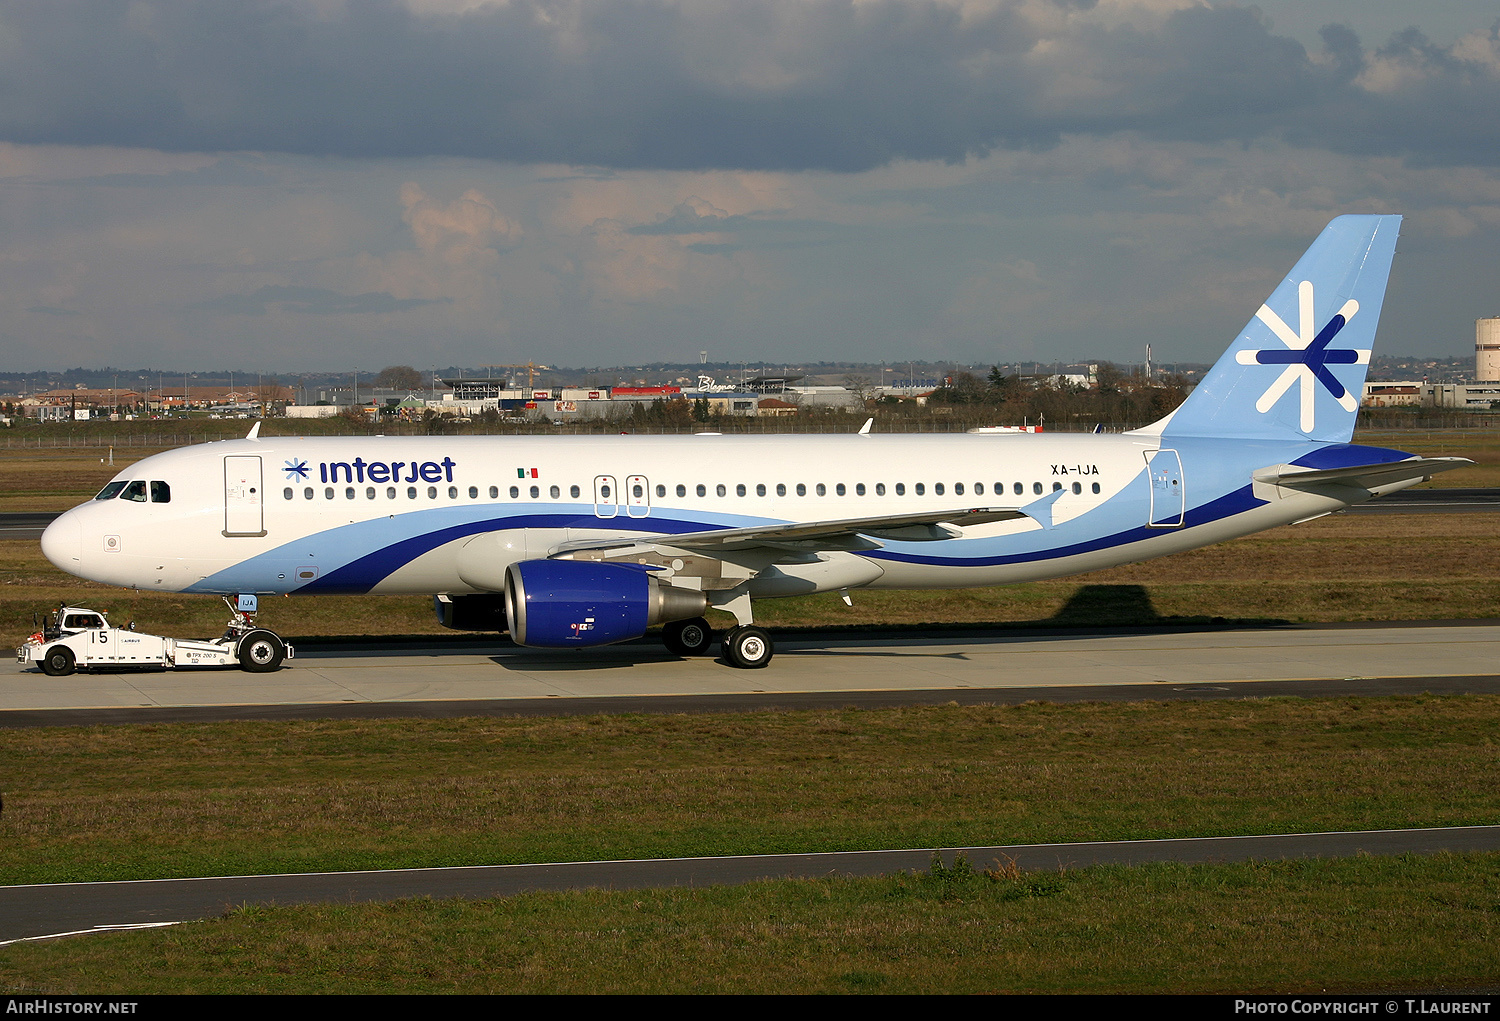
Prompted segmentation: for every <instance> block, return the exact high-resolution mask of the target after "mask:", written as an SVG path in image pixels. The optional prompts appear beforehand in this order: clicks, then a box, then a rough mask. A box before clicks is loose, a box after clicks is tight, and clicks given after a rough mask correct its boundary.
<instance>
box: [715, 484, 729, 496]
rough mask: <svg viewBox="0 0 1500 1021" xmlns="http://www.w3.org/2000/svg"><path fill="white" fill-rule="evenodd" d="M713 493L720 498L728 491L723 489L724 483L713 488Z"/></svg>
mask: <svg viewBox="0 0 1500 1021" xmlns="http://www.w3.org/2000/svg"><path fill="white" fill-rule="evenodd" d="M714 492H715V493H718V494H719V495H720V496H723V495H724V494H725V493H727V492H729V490H727V489H725V488H724V483H722V482H720V483H719V484H718V485H717V486H715V487H714Z"/></svg>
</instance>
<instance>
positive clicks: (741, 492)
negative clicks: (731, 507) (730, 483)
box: [734, 482, 745, 496]
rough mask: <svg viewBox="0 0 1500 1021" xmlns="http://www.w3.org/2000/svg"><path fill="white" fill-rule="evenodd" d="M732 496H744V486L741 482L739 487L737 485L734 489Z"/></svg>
mask: <svg viewBox="0 0 1500 1021" xmlns="http://www.w3.org/2000/svg"><path fill="white" fill-rule="evenodd" d="M734 495H735V496H744V495H745V484H744V483H743V482H741V483H740V484H739V485H737V486H735V487H734Z"/></svg>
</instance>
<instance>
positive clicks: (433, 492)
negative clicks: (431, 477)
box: [427, 486, 437, 500]
mask: <svg viewBox="0 0 1500 1021" xmlns="http://www.w3.org/2000/svg"><path fill="white" fill-rule="evenodd" d="M427 499H429V500H436V499H437V486H428V487H427Z"/></svg>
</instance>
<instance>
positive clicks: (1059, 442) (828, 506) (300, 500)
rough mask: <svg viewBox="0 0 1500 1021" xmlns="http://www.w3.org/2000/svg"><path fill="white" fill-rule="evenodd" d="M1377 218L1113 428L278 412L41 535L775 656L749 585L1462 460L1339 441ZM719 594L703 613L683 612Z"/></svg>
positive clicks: (1394, 478)
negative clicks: (586, 424) (464, 433)
mask: <svg viewBox="0 0 1500 1021" xmlns="http://www.w3.org/2000/svg"><path fill="white" fill-rule="evenodd" d="M1400 220H1401V218H1400V217H1399V216H1341V217H1339V218H1338V219H1335V220H1334V221H1333V222H1332V223H1330V224H1329V225H1328V227H1327V228H1326V229H1325V230H1324V231H1323V233H1322V234H1321V235H1320V236H1319V237H1318V238H1317V240H1316V241H1315V242H1314V243H1313V245H1312V247H1311V248H1309V249H1308V251H1307V253H1306V254H1305V255H1304V256H1303V257H1302V259H1301V260H1300V261H1299V262H1298V263H1297V265H1296V266H1295V268H1293V270H1292V272H1291V274H1290V275H1289V276H1287V278H1286V279H1285V280H1283V281H1282V283H1281V285H1280V286H1279V287H1277V288H1276V290H1275V291H1274V292H1273V293H1272V294H1271V296H1270V298H1268V299H1267V300H1266V302H1265V304H1264V305H1262V306H1261V307H1260V309H1259V310H1258V311H1257V312H1256V313H1255V315H1254V316H1253V317H1251V319H1250V322H1249V324H1248V325H1246V327H1245V328H1244V330H1242V331H1241V332H1240V334H1239V336H1238V337H1237V338H1235V340H1234V342H1233V343H1232V344H1231V345H1230V346H1229V349H1228V350H1227V351H1226V352H1225V353H1224V355H1223V356H1222V357H1221V358H1220V359H1219V361H1218V363H1217V364H1216V365H1214V367H1213V369H1212V370H1211V371H1210V372H1209V374H1208V375H1207V376H1206V377H1205V378H1204V380H1203V382H1202V383H1201V384H1200V385H1199V386H1198V387H1197V388H1196V389H1194V390H1193V392H1192V394H1191V395H1190V396H1189V397H1188V398H1187V400H1186V401H1185V402H1184V403H1183V404H1182V405H1181V406H1180V407H1179V408H1178V409H1177V410H1176V411H1174V412H1173V413H1172V414H1170V415H1168V416H1167V417H1166V418H1164V419H1162V420H1161V421H1159V422H1157V423H1155V424H1153V425H1151V426H1148V427H1146V428H1143V429H1138V430H1135V431H1132V432H1127V433H1121V434H1114V435H1056V434H1027V433H980V434H967V435H958V436H955V435H902V436H882V435H874V434H871V433H870V432H869V430H868V428H867V429H866V430H863V431H861V433H859V434H849V435H840V436H827V435H802V436H775V437H771V436H718V435H697V436H623V435H622V436H590V437H479V436H475V437H461V438H453V437H379V436H375V437H334V438H306V437H277V438H270V437H265V438H261V437H259V436H258V435H257V430H252V431H251V435H250V436H249V437H247V438H245V439H241V440H231V441H223V442H218V443H209V444H203V445H200V446H194V447H187V448H184V449H181V450H174V451H169V452H167V453H163V454H157V455H155V456H153V457H148V458H145V459H144V460H142V461H139V462H138V463H136V464H134V465H132V466H130V467H129V468H127V469H125V470H124V471H123V472H121V473H120V474H119V475H118V476H117V477H116V478H115V479H114V480H113V481H112V482H110V483H109V484H108V485H107V486H105V487H104V489H103V491H101V492H100V493H99V495H98V496H97V497H95V498H94V499H93V500H92V501H90V502H88V503H86V504H84V505H82V506H80V507H76V508H74V509H73V510H70V511H68V512H67V513H66V514H64V515H62V516H61V517H60V518H58V519H57V520H56V521H55V522H54V523H53V524H52V525H51V526H50V527H49V528H48V529H47V531H46V533H45V534H44V535H43V537H42V549H43V551H44V552H45V553H46V556H47V558H48V559H49V560H51V561H52V563H54V564H56V565H57V566H58V567H60V568H62V569H63V570H65V571H69V572H71V573H73V574H76V575H78V576H80V577H83V578H88V579H91V580H94V581H100V582H105V583H108V584H113V585H120V586H126V587H131V588H138V589H144V590H156V591H162V592H190V593H191V592H197V593H213V594H221V595H223V594H262V595H264V594H277V593H291V594H294V595H316V594H320V593H371V594H386V593H424V594H431V595H434V596H435V601H436V607H437V612H438V615H439V617H440V619H441V620H442V622H443V623H444V624H446V625H448V626H450V627H454V628H459V629H466V630H494V631H502V630H509V632H510V634H511V637H512V638H513V639H514V640H515V641H516V642H517V643H519V644H521V645H527V646H541V647H552V648H571V647H582V646H593V645H604V644H608V643H611V642H620V641H626V640H629V639H633V638H638V637H640V636H641V635H643V634H645V633H646V631H647V629H649V628H651V627H652V626H654V625H657V624H665V625H666V626H665V628H664V629H663V638H664V641H665V642H666V644H667V646H668V648H670V649H671V650H673V651H674V652H675V653H677V654H679V655H693V654H701V653H705V652H708V651H709V650H710V649H711V647H712V645H713V644H714V642H715V640H716V638H717V640H718V642H719V643H720V645H721V648H722V652H723V656H724V659H725V660H726V661H727V662H729V663H730V664H732V665H734V666H738V667H763V666H765V665H766V664H767V663H768V662H770V660H771V655H772V642H771V637H770V635H769V634H767V632H766V631H765V630H763V629H762V628H759V627H757V626H755V624H754V601H755V600H756V599H760V598H765V597H768V596H790V595H798V594H805V593H813V592H827V591H838V590H847V589H854V588H941V587H954V586H976V585H1000V584H1006V583H1009V582H1022V581H1031V580H1034V579H1040V578H1055V577H1059V576H1063V575H1071V574H1078V573H1081V572H1084V571H1094V570H1098V569H1099V568H1104V567H1111V566H1114V565H1116V564H1124V563H1129V562H1132V561H1139V560H1146V559H1149V558H1151V557H1159V556H1165V555H1166V554H1168V553H1176V552H1178V551H1180V550H1187V549H1194V548H1196V547H1200V546H1206V545H1208V544H1210V543H1215V542H1220V541H1222V540H1225V539H1230V538H1234V537H1236V536H1241V535H1246V534H1249V533H1251V532H1256V531H1260V530H1262V529H1266V528H1272V527H1274V526H1277V525H1283V524H1287V523H1289V522H1296V521H1302V520H1305V519H1307V518H1312V517H1317V516H1319V515H1322V514H1327V513H1329V512H1331V511H1336V510H1340V509H1342V508H1344V507H1347V506H1349V505H1351V504H1356V503H1360V502H1362V501H1365V500H1369V499H1371V498H1372V497H1375V496H1378V495H1380V494H1383V493H1389V492H1392V491H1395V490H1399V489H1403V488H1405V487H1407V486H1411V485H1414V484H1416V483H1418V482H1421V481H1424V480H1426V479H1428V478H1430V477H1431V476H1432V475H1434V474H1435V473H1437V472H1441V471H1446V470H1448V469H1450V468H1457V467H1460V466H1462V465H1466V464H1468V463H1470V462H1468V461H1466V460H1464V459H1462V458H1424V457H1420V456H1416V455H1412V454H1407V453H1403V452H1401V451H1398V450H1387V449H1382V448H1379V447H1366V446H1357V445H1352V444H1351V443H1350V442H1349V441H1350V440H1351V438H1352V437H1353V433H1354V423H1355V417H1356V410H1357V407H1358V395H1359V394H1360V392H1361V387H1362V384H1363V382H1364V378H1365V373H1366V369H1367V366H1368V364H1369V361H1370V350H1371V348H1372V346H1373V342H1374V337H1375V328H1376V322H1377V320H1378V319H1379V316H1380V306H1381V301H1382V299H1383V297H1384V294H1385V287H1386V279H1387V277H1388V275H1389V273H1390V266H1391V258H1392V255H1393V254H1394V251H1395V247H1396V235H1397V231H1398V229H1399V226H1400ZM709 607H714V608H717V609H720V610H726V611H728V612H729V613H731V614H733V615H734V618H735V621H736V622H737V623H736V626H734V627H732V628H730V629H728V630H727V631H725V632H724V633H723V634H722V635H718V636H716V635H715V633H714V632H713V630H712V629H711V628H710V626H709V624H708V622H707V620H705V619H704V617H703V614H704V613H705V612H706V610H707V609H708V608H709Z"/></svg>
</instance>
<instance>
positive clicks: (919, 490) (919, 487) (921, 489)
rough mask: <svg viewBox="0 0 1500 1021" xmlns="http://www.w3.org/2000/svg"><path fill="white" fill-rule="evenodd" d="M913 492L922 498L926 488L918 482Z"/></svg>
mask: <svg viewBox="0 0 1500 1021" xmlns="http://www.w3.org/2000/svg"><path fill="white" fill-rule="evenodd" d="M915 492H916V494H917V495H918V496H924V495H926V493H927V487H926V486H925V485H923V484H922V483H920V482H918V483H917V485H916V487H915Z"/></svg>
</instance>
